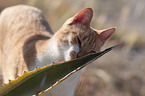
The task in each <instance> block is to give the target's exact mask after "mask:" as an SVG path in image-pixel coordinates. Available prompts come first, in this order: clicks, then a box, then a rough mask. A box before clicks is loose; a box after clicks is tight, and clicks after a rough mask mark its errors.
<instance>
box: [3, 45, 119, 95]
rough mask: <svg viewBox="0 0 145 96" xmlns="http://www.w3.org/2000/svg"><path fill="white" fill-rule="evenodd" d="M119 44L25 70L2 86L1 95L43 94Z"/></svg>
mask: <svg viewBox="0 0 145 96" xmlns="http://www.w3.org/2000/svg"><path fill="white" fill-rule="evenodd" d="M118 45H120V44H118ZM118 45H115V46H112V47H110V48H107V49H106V50H104V51H102V52H99V53H94V54H90V55H87V56H84V57H82V58H78V59H75V60H70V61H64V62H59V63H52V64H49V65H47V66H44V67H42V68H36V69H35V70H33V71H30V72H25V73H24V74H23V75H22V76H20V77H18V78H16V79H15V80H11V81H9V83H8V84H6V85H5V86H4V87H2V88H0V96H31V95H34V94H37V93H39V92H40V93H39V94H42V93H43V92H46V91H48V90H50V89H51V88H53V87H54V86H56V85H57V84H58V83H60V82H62V81H63V80H65V79H66V78H67V77H69V76H70V75H71V74H73V73H74V72H76V71H78V70H80V69H82V68H83V67H85V66H86V65H87V64H89V63H90V62H92V61H94V60H95V59H97V58H99V57H101V56H102V55H104V54H105V53H107V52H109V51H111V50H112V49H113V48H115V47H116V46H118Z"/></svg>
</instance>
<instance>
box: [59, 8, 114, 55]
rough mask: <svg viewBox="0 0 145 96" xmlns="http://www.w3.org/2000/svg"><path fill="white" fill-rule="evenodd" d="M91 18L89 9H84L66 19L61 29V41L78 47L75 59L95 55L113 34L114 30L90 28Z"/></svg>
mask: <svg viewBox="0 0 145 96" xmlns="http://www.w3.org/2000/svg"><path fill="white" fill-rule="evenodd" d="M92 16H93V11H92V9H91V8H85V9H83V10H82V11H80V12H79V13H78V14H76V15H75V16H74V17H72V18H70V19H68V20H67V21H66V22H65V24H64V25H63V26H62V28H61V32H62V34H63V36H61V39H62V40H64V41H65V40H66V41H67V42H66V43H69V42H70V43H71V44H76V45H78V46H79V49H80V50H79V52H78V53H77V57H82V56H84V55H86V54H89V53H96V52H99V51H100V48H101V47H102V45H103V44H104V43H105V41H106V40H107V39H108V38H109V37H110V36H111V35H112V34H113V32H114V31H115V28H109V29H105V30H95V29H93V28H91V27H90V22H91V19H92Z"/></svg>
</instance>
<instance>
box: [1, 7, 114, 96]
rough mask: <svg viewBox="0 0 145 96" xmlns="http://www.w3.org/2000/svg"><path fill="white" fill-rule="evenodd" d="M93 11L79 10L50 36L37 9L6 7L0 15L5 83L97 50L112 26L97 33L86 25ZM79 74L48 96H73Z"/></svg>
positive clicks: (65, 81) (64, 82) (111, 30)
mask: <svg viewBox="0 0 145 96" xmlns="http://www.w3.org/2000/svg"><path fill="white" fill-rule="evenodd" d="M92 13H93V12H92V10H91V9H90V8H86V9H84V10H82V11H81V12H80V13H78V14H77V15H75V16H74V17H72V18H70V19H68V20H67V21H66V22H65V24H64V25H63V26H62V27H61V28H60V30H58V32H56V33H55V34H54V35H53V32H52V31H51V29H50V27H49V25H48V23H47V21H46V20H45V18H44V16H43V14H42V13H41V11H40V10H39V9H37V8H34V7H30V6H25V5H18V6H14V7H9V8H7V9H5V10H4V11H3V12H2V13H1V15H0V65H2V75H3V81H4V83H8V81H9V79H10V80H13V79H15V78H16V77H17V76H18V75H22V73H23V72H24V71H31V70H34V68H35V67H42V66H44V65H47V64H50V63H52V62H60V61H65V60H70V59H75V58H78V57H82V56H84V55H86V54H88V53H89V52H92V51H93V52H98V51H99V50H100V48H101V46H102V45H103V43H104V42H105V41H106V40H107V39H108V37H110V36H111V34H112V33H113V32H114V30H115V29H114V28H111V29H107V30H104V31H98V33H97V32H96V31H95V30H93V29H92V28H90V25H89V24H90V21H91V18H92ZM79 77H80V71H79V72H77V73H75V74H73V75H72V76H70V77H69V78H67V79H66V80H64V81H63V82H61V83H60V84H59V85H58V86H56V87H54V88H52V89H51V90H50V91H49V92H48V93H47V95H48V96H49V95H50V96H73V92H74V89H75V86H76V84H77V82H78V80H79Z"/></svg>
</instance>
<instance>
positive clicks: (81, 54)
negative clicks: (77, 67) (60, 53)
mask: <svg viewBox="0 0 145 96" xmlns="http://www.w3.org/2000/svg"><path fill="white" fill-rule="evenodd" d="M85 55H87V54H86V53H85V52H79V53H78V54H77V58H80V57H83V56H85Z"/></svg>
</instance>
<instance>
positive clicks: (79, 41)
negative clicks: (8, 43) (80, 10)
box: [77, 36, 81, 46]
mask: <svg viewBox="0 0 145 96" xmlns="http://www.w3.org/2000/svg"><path fill="white" fill-rule="evenodd" d="M77 40H78V43H79V45H80V46H81V40H80V39H79V37H78V36H77Z"/></svg>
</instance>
